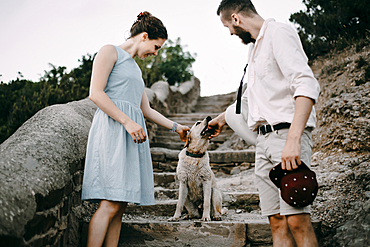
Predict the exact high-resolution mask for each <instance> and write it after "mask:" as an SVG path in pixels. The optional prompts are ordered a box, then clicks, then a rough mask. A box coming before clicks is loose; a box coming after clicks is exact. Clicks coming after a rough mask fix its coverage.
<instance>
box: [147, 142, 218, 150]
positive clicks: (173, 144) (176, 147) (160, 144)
mask: <svg viewBox="0 0 370 247" xmlns="http://www.w3.org/2000/svg"><path fill="white" fill-rule="evenodd" d="M184 145H185V143H184V142H181V141H179V142H171V141H169V142H152V143H150V148H151V149H152V148H167V149H173V150H181V149H183V148H184ZM218 147H219V144H218V143H210V144H209V147H208V150H216V149H217V148H218Z"/></svg>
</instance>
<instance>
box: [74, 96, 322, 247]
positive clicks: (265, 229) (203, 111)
mask: <svg viewBox="0 0 370 247" xmlns="http://www.w3.org/2000/svg"><path fill="white" fill-rule="evenodd" d="M234 98H235V95H234V93H231V94H225V95H216V96H211V97H200V98H199V100H198V102H197V105H196V107H195V111H194V112H193V113H189V114H173V115H171V116H169V118H170V119H172V120H174V121H176V122H178V123H181V124H184V125H188V126H189V127H191V126H192V125H193V124H194V123H195V121H197V120H202V119H204V118H205V117H206V116H211V117H212V118H214V117H216V116H217V115H218V114H219V113H221V112H223V111H224V110H225V109H226V107H227V106H228V105H230V104H231V103H232V102H233V101H234ZM232 134H233V131H232V130H231V129H230V128H229V127H224V130H223V132H222V134H221V135H220V136H218V137H217V138H214V139H212V140H211V143H210V147H209V156H210V161H211V167H212V170H213V171H214V173H215V175H216V179H217V183H218V187H219V188H220V189H221V190H222V191H223V196H224V199H223V207H224V209H227V214H226V215H223V216H222V221H211V222H202V221H200V220H180V221H179V222H168V221H167V219H168V218H170V217H171V216H173V214H174V212H175V209H176V203H177V198H178V183H177V181H176V173H175V172H176V166H177V161H178V153H179V152H180V150H181V149H182V148H183V145H184V143H182V142H181V141H180V140H179V138H178V135H176V134H173V133H171V132H170V131H168V130H166V129H163V128H158V130H157V133H156V136H155V138H154V141H152V142H151V153H152V159H153V169H154V184H155V198H156V204H155V205H153V206H146V207H141V206H135V205H134V204H129V205H128V207H127V209H126V213H125V214H124V217H123V219H122V230H121V236H120V241H119V246H140V247H141V246H168V247H170V246H171V247H174V246H179V247H180V246H181V247H182V246H192V247H193V246H194V247H197V246H206V247H207V246H235V247H239V246H272V236H271V230H270V226H269V224H268V219H267V217H262V216H261V214H260V208H259V197H258V193H257V190H256V188H255V187H254V150H230V151H218V150H217V148H218V147H219V146H220V145H221V144H222V143H224V142H225V141H226V140H227V139H228V138H229V137H230V136H231V135H232ZM88 222H89V219H86V220H85V222H83V223H82V228H81V229H82V238H81V239H82V243H81V245H82V246H85V245H86V236H87V230H88ZM314 226H315V228H316V229H317V228H318V226H319V224H318V222H314Z"/></svg>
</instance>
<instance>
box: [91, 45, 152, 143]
mask: <svg viewBox="0 0 370 247" xmlns="http://www.w3.org/2000/svg"><path fill="white" fill-rule="evenodd" d="M116 61H117V52H116V49H115V47H114V46H112V45H106V46H103V47H102V48H101V49H100V51H99V52H98V54H97V55H96V57H95V59H94V63H93V69H92V75H91V83H90V94H89V98H90V100H91V101H92V102H94V103H95V104H96V105H97V106H98V107H99V108H100V109H101V110H102V111H103V112H105V113H106V114H107V115H108V116H110V117H111V118H113V119H114V120H116V121H117V122H119V123H121V124H122V125H123V126H124V127H125V129H126V130H127V132H128V133H129V134H130V135H131V137H132V139H133V140H134V142H139V143H141V142H144V141H145V140H146V134H145V132H144V130H143V128H142V127H141V126H140V125H139V124H137V123H135V122H134V121H132V120H131V119H130V118H129V117H128V116H127V115H126V114H125V113H123V112H122V111H121V110H119V109H118V107H117V106H116V105H115V104H114V103H113V102H112V100H111V99H110V98H109V97H108V95H107V94H106V93H105V92H104V89H105V87H106V85H107V81H108V77H109V74H110V73H111V71H112V69H113V66H114V64H115V63H116ZM135 135H138V136H139V137H138V138H137V137H135Z"/></svg>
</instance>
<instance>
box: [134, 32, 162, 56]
mask: <svg viewBox="0 0 370 247" xmlns="http://www.w3.org/2000/svg"><path fill="white" fill-rule="evenodd" d="M165 41H166V40H165V39H149V38H147V37H146V38H144V39H142V42H141V44H140V46H139V49H138V52H137V56H138V57H139V58H140V59H144V58H146V57H148V56H157V54H158V50H159V49H160V48H161V47H162V46H163V44H164V42H165Z"/></svg>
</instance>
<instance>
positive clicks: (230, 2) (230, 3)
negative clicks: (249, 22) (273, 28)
mask: <svg viewBox="0 0 370 247" xmlns="http://www.w3.org/2000/svg"><path fill="white" fill-rule="evenodd" d="M221 12H222V18H224V19H225V20H230V19H231V15H232V13H239V12H240V13H243V14H244V15H246V16H251V15H253V14H257V11H256V9H255V8H254V5H253V3H252V2H251V1H250V0H222V1H221V3H220V5H219V6H218V9H217V15H220V14H221Z"/></svg>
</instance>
